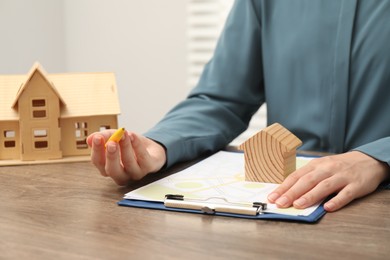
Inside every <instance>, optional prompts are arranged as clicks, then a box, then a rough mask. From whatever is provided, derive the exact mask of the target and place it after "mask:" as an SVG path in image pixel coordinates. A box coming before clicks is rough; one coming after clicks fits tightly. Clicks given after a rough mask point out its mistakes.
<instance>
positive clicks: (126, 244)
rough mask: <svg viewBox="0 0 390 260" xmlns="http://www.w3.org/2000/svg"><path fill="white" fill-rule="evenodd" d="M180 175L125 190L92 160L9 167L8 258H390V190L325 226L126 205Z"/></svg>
mask: <svg viewBox="0 0 390 260" xmlns="http://www.w3.org/2000/svg"><path fill="white" fill-rule="evenodd" d="M184 166H185V165H180V166H177V167H176V168H175V169H173V170H172V171H175V170H178V169H180V168H182V167H184ZM172 171H171V172H172ZM171 172H166V173H158V174H154V175H151V176H149V177H148V178H146V179H145V180H143V181H141V182H138V183H135V184H133V185H129V186H128V187H118V186H117V185H116V184H114V183H113V182H112V181H111V180H110V179H109V178H104V177H102V176H100V175H99V174H98V172H97V170H96V169H95V168H94V167H93V166H92V164H90V163H89V162H78V163H66V164H50V165H29V166H6V167H0V191H1V200H0V259H23V258H26V259H27V258H28V259H389V258H388V257H389V255H390V247H389V241H390V210H389V207H390V191H389V190H380V191H377V192H375V193H374V194H372V195H370V196H368V197H366V198H363V199H360V200H357V201H355V202H353V203H352V204H350V205H349V206H347V207H346V208H344V209H342V210H340V211H338V212H335V213H328V214H326V215H325V216H324V217H323V218H322V219H321V220H320V221H319V222H318V223H315V224H302V223H295V222H283V221H270V220H255V221H254V220H247V219H238V218H229V217H213V216H208V215H198V214H187V213H177V212H168V211H159V210H148V209H138V208H128V207H120V206H117V204H116V203H117V201H119V200H120V199H121V198H122V196H123V195H124V194H125V193H126V192H128V191H130V190H132V189H134V188H136V187H138V186H140V185H143V184H145V183H148V182H150V181H153V180H154V179H156V178H160V177H162V176H166V175H167V174H170V173H171Z"/></svg>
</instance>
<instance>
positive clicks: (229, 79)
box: [145, 0, 390, 166]
mask: <svg viewBox="0 0 390 260" xmlns="http://www.w3.org/2000/svg"><path fill="white" fill-rule="evenodd" d="M264 102H265V103H267V121H268V122H267V123H268V124H272V123H274V122H279V123H280V124H282V125H283V126H285V127H286V128H287V129H289V130H290V131H291V132H293V133H294V134H295V135H296V136H298V137H299V138H300V139H301V140H302V141H303V145H302V146H301V148H300V149H304V150H314V151H324V152H332V153H342V152H346V151H349V150H352V149H354V150H359V151H361V152H364V153H366V154H368V155H370V156H372V157H374V158H376V159H378V160H380V161H383V162H387V163H388V164H390V1H387V0H385V1H370V0H361V1H358V0H335V1H332V0H323V1H321V0H295V1H284V0H280V1H278V0H272V1H256V0H236V1H235V3H234V5H233V8H232V10H231V12H230V15H229V17H228V19H227V22H226V25H225V28H224V30H223V32H222V34H221V37H220V39H219V41H218V44H217V47H216V50H215V53H214V56H213V58H212V59H211V61H210V62H209V63H208V64H207V65H206V66H205V68H204V71H203V73H202V76H201V78H200V80H199V83H198V84H197V86H196V87H195V88H194V89H193V90H192V91H191V93H190V94H189V96H188V98H187V99H186V100H184V101H183V102H181V103H180V104H178V105H177V106H176V107H174V108H173V109H172V110H171V111H170V112H169V113H168V114H167V115H166V116H165V117H164V118H163V119H162V120H161V121H160V122H159V123H157V125H156V126H155V127H153V128H152V129H150V131H148V132H147V133H145V135H146V136H147V137H149V138H151V139H153V140H155V141H157V142H159V143H161V144H163V145H164V146H165V147H166V149H167V158H168V161H167V166H171V165H172V164H174V163H176V162H178V161H183V160H189V159H193V158H195V157H197V156H199V155H200V154H201V153H204V152H212V151H216V150H219V149H222V148H224V147H225V146H226V145H227V144H228V143H229V142H231V141H232V140H233V139H234V138H235V137H236V136H238V135H239V134H240V133H241V132H243V131H244V130H245V129H246V128H247V127H248V123H249V121H250V119H251V117H252V115H253V114H254V113H255V112H256V110H257V109H258V108H259V107H260V106H261V105H262V104H263V103H264ZM259 130H260V129H259Z"/></svg>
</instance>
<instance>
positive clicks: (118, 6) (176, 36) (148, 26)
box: [65, 0, 189, 132]
mask: <svg viewBox="0 0 390 260" xmlns="http://www.w3.org/2000/svg"><path fill="white" fill-rule="evenodd" d="M187 2H188V1H185V0H164V1H161V0H142V1H140V0H115V1H110V0H77V1H65V11H66V21H65V28H66V29H65V35H66V39H67V41H66V50H67V55H66V58H67V60H66V64H67V68H68V69H69V70H71V71H114V72H115V73H116V77H117V84H118V86H119V93H120V101H121V109H122V115H121V116H120V125H123V126H125V127H126V128H128V129H132V130H134V131H137V132H143V131H146V130H147V129H148V128H150V127H151V126H153V124H154V123H156V122H157V120H159V119H160V118H161V117H162V116H163V115H164V114H165V113H166V112H167V111H168V110H169V109H170V108H171V107H172V106H173V105H174V104H176V103H177V102H178V101H179V100H181V99H183V98H184V97H185V96H186V94H187V92H188V91H189V89H188V87H187V84H186V83H187V82H186V77H187V56H186V53H187V42H186V41H187V39H186V37H187V35H186V7H187V6H186V5H187ZM102 105H104V104H102Z"/></svg>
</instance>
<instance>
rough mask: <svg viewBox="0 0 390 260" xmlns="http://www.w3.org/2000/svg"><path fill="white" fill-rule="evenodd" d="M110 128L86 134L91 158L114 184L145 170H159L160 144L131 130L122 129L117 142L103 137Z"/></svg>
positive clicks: (162, 157)
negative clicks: (121, 135) (123, 131)
mask: <svg viewBox="0 0 390 260" xmlns="http://www.w3.org/2000/svg"><path fill="white" fill-rule="evenodd" d="M113 133H114V130H106V131H102V132H96V133H93V134H91V135H90V136H88V138H87V143H88V145H89V146H90V147H91V148H92V151H91V161H92V163H93V164H94V165H95V166H96V168H98V170H99V171H100V173H101V175H103V176H106V177H111V178H112V179H113V180H114V181H115V182H116V183H117V184H118V185H126V184H128V183H129V182H130V181H132V180H139V179H141V178H142V177H144V176H145V175H147V174H148V173H153V172H157V171H158V170H160V169H161V168H162V167H163V166H164V164H165V161H166V153H165V149H164V147H163V146H161V145H160V144H158V143H156V142H154V141H153V140H151V139H149V138H146V137H144V136H141V135H137V134H135V133H131V132H128V131H125V133H124V135H123V137H122V139H121V140H120V141H119V143H116V142H113V141H109V142H107V144H106V147H105V143H106V141H107V140H108V139H109V137H110V136H111V135H112V134H113Z"/></svg>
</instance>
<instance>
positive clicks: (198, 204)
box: [164, 194, 267, 216]
mask: <svg viewBox="0 0 390 260" xmlns="http://www.w3.org/2000/svg"><path fill="white" fill-rule="evenodd" d="M164 206H165V207H167V208H180V209H191V210H199V211H201V212H203V213H205V214H215V213H230V214H240V215H251V216H256V215H258V214H262V213H264V211H265V210H266V209H267V203H263V202H253V203H252V204H251V203H240V202H230V201H228V200H227V199H226V198H220V197H211V198H206V199H192V198H184V196H183V195H179V194H167V195H165V199H164Z"/></svg>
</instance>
